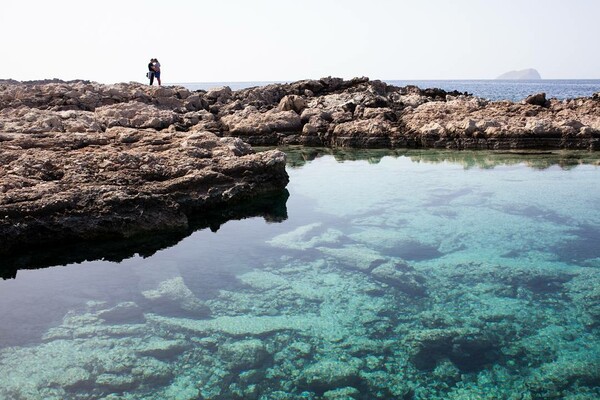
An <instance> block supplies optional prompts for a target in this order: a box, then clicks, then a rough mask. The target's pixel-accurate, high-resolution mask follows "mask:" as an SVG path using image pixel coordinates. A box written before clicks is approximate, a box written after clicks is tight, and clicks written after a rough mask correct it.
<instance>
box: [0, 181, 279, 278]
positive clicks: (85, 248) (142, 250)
mask: <svg viewBox="0 0 600 400" xmlns="http://www.w3.org/2000/svg"><path fill="white" fill-rule="evenodd" d="M288 197H289V193H288V191H287V190H284V191H282V192H280V193H277V194H275V195H269V196H263V197H260V198H256V199H253V200H252V201H250V202H246V203H244V204H239V205H235V206H231V207H228V208H226V209H222V210H217V209H215V210H212V211H209V212H203V213H198V214H193V215H191V216H189V224H188V228H187V229H186V230H181V231H170V232H160V233H153V234H149V235H143V236H137V237H133V238H127V239H119V240H106V241H80V242H73V243H64V244H62V245H52V246H45V247H36V248H31V249H28V250H25V251H19V252H14V253H11V254H8V255H3V257H2V263H1V264H0V276H1V277H2V278H3V279H15V278H16V276H17V271H18V270H19V269H39V268H46V267H51V266H56V265H67V264H72V263H82V262H84V261H94V260H105V261H112V262H120V261H123V260H125V259H128V258H130V257H132V256H134V255H136V254H138V255H140V256H141V257H144V258H145V257H150V256H152V255H154V254H155V253H156V252H157V251H159V250H162V249H166V248H168V247H172V246H175V245H176V244H177V243H179V242H180V241H181V240H182V239H184V238H186V237H188V236H189V235H191V234H192V233H193V232H195V231H198V230H200V229H204V228H209V229H210V230H211V231H212V232H217V231H218V230H219V228H220V227H221V225H222V224H224V223H225V222H227V221H230V220H240V219H245V218H251V217H263V218H264V219H265V221H267V222H274V223H277V222H281V221H284V220H286V219H287V207H286V202H287V199H288Z"/></svg>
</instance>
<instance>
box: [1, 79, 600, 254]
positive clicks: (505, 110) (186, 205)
mask: <svg viewBox="0 0 600 400" xmlns="http://www.w3.org/2000/svg"><path fill="white" fill-rule="evenodd" d="M599 139H600V94H596V95H594V96H593V97H590V98H579V99H570V100H556V99H546V96H545V95H544V94H543V93H540V94H537V95H534V96H531V97H529V98H528V99H526V100H524V101H523V102H521V103H513V102H508V101H500V102H491V101H488V100H485V99H481V98H477V97H473V96H470V95H468V94H467V93H459V92H456V91H455V92H446V91H444V90H441V89H420V88H417V87H415V86H407V87H395V86H390V85H387V84H386V83H383V82H380V81H370V80H369V79H368V78H355V79H352V80H342V79H339V78H324V79H320V80H305V81H299V82H295V83H289V84H274V85H268V86H265V87H255V88H249V89H243V90H239V91H235V92H234V91H232V90H231V89H230V88H228V87H222V88H217V89H213V90H210V91H195V92H192V91H189V90H187V89H185V88H182V87H149V86H146V85H141V84H136V83H129V84H116V85H101V84H97V83H93V82H88V81H71V82H61V81H52V82H29V83H21V82H15V81H0V149H1V152H0V221H1V222H0V253H7V252H10V251H13V250H14V249H16V248H18V247H25V248H26V247H27V246H29V245H31V244H40V243H46V242H56V241H65V240H71V239H90V240H94V239H98V238H120V237H131V236H135V235H138V234H143V233H147V232H154V231H159V230H165V229H166V230H169V229H172V230H177V229H184V228H185V227H186V226H188V223H189V222H188V219H189V216H190V214H191V213H194V212H204V211H206V210H209V209H211V208H218V207H222V206H224V205H231V204H236V203H240V202H243V201H246V200H248V199H252V198H255V197H257V196H263V195H269V194H272V193H278V192H281V191H283V190H285V189H284V188H285V186H286V185H287V182H288V177H287V174H286V172H285V154H284V153H282V152H281V151H278V150H271V151H265V152H255V151H254V150H253V149H252V147H250V145H298V144H299V145H306V146H327V147H360V148H400V147H412V148H418V147H422V148H428V147H434V148H448V149H588V150H598V149H600V141H599Z"/></svg>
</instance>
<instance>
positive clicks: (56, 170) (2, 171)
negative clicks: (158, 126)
mask: <svg viewBox="0 0 600 400" xmlns="http://www.w3.org/2000/svg"><path fill="white" fill-rule="evenodd" d="M107 120H109V119H107ZM1 140H2V142H1V143H0V145H1V146H2V152H1V153H0V165H1V166H0V216H1V218H0V243H1V244H0V251H3V252H6V251H9V250H11V249H12V248H14V247H15V246H27V245H29V244H32V243H35V244H38V245H39V244H41V243H45V242H49V241H64V240H67V239H98V238H127V237H132V236H135V235H138V234H141V233H146V232H152V231H159V230H182V229H183V230H184V229H187V227H188V225H189V221H188V216H189V215H190V214H191V213H193V212H198V211H208V210H210V209H211V208H215V207H217V206H223V205H226V204H234V203H237V202H240V201H242V200H245V199H249V198H251V197H254V196H257V195H261V194H267V193H273V192H278V191H281V190H283V189H284V187H285V185H286V184H287V181H288V178H287V174H286V172H285V155H284V153H282V152H280V151H268V152H262V153H255V152H254V151H253V150H252V148H251V147H250V146H249V145H248V144H246V143H244V142H242V141H241V140H240V139H237V138H232V137H225V138H220V137H218V136H216V135H215V134H213V133H210V132H207V131H202V130H190V131H188V132H176V131H172V132H159V131H157V130H154V129H134V128H124V127H110V128H107V129H106V130H105V131H104V132H84V133H77V132H45V133H3V134H2V139H1Z"/></svg>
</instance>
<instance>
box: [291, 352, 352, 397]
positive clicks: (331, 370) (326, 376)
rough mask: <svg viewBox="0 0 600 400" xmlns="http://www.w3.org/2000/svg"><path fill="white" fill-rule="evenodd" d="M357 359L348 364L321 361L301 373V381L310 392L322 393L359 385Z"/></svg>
mask: <svg viewBox="0 0 600 400" xmlns="http://www.w3.org/2000/svg"><path fill="white" fill-rule="evenodd" d="M359 365H360V361H359V360H358V359H352V360H350V362H342V361H332V360H323V361H319V362H317V363H315V364H312V365H310V366H309V367H307V368H306V369H304V370H303V371H302V375H301V378H300V379H301V381H302V382H303V383H304V384H305V385H306V386H307V388H308V389H309V390H311V391H317V392H322V391H325V390H331V389H336V388H343V387H345V386H352V385H356V384H359V383H360V376H359Z"/></svg>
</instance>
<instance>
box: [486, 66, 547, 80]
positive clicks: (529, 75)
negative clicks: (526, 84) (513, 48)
mask: <svg viewBox="0 0 600 400" xmlns="http://www.w3.org/2000/svg"><path fill="white" fill-rule="evenodd" d="M496 79H500V80H517V81H519V80H530V81H534V80H540V79H542V77H541V75H540V73H539V72H538V71H537V70H536V69H534V68H527V69H521V70H518V71H508V72H506V73H504V74H502V75H500V76H499V77H497V78H496Z"/></svg>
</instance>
